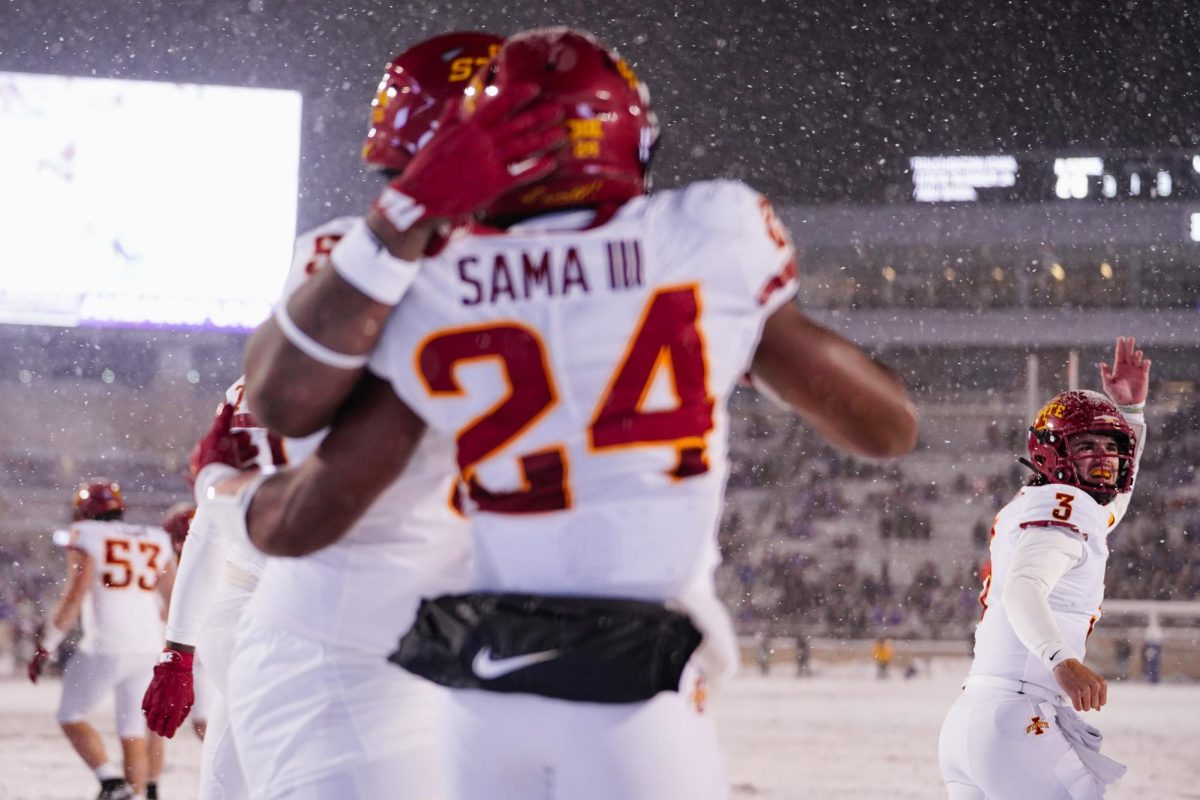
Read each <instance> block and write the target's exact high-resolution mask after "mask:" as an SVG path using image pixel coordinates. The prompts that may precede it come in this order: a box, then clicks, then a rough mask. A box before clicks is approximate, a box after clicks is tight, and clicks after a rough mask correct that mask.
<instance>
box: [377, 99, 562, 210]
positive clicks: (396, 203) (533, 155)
mask: <svg viewBox="0 0 1200 800" xmlns="http://www.w3.org/2000/svg"><path fill="white" fill-rule="evenodd" d="M490 88H492V87H489V89H490ZM540 92H541V89H540V88H539V87H538V86H536V85H535V84H531V83H526V84H513V85H512V86H510V87H508V88H506V89H505V90H504V91H503V92H500V93H499V94H496V95H488V94H487V90H484V95H483V96H481V97H477V98H475V102H476V103H478V108H477V110H476V111H475V112H474V113H473V114H471V115H470V116H468V117H466V118H465V119H463V118H462V117H461V115H460V113H459V112H460V109H461V106H462V101H460V100H452V101H450V102H449V103H447V105H446V110H445V111H444V112H443V113H442V117H441V120H440V122H439V124H438V128H437V133H435V134H434V135H433V137H432V138H431V139H430V140H429V143H428V144H426V145H425V146H424V147H422V148H421V149H420V150H419V151H417V155H416V157H415V158H413V160H412V161H410V162H409V164H408V166H407V167H406V168H405V169H404V172H402V173H401V174H400V176H399V177H398V178H396V179H395V180H393V181H392V182H391V183H390V184H389V185H388V188H387V189H385V190H384V192H383V194H382V195H380V197H379V199H378V200H376V201H375V208H376V209H377V210H378V211H379V212H380V213H381V214H383V216H384V217H385V218H387V220H388V222H390V223H391V224H392V225H394V226H395V227H396V229H397V230H407V229H409V228H411V227H412V226H413V225H415V224H416V223H417V222H419V221H421V220H423V219H426V218H429V217H436V218H446V219H458V218H461V217H464V216H467V215H470V214H473V213H475V212H476V211H480V210H482V209H484V208H486V207H487V206H488V205H489V204H491V203H492V202H493V201H494V200H496V199H497V198H498V197H500V196H501V195H503V194H504V193H505V192H507V191H509V190H511V189H514V188H516V187H518V186H523V185H525V184H527V183H532V182H534V181H536V180H539V179H540V178H544V177H545V176H547V175H549V174H550V173H551V172H553V171H554V168H555V166H556V161H555V158H554V154H553V152H552V151H553V150H556V149H557V148H559V147H562V145H563V144H565V143H566V140H567V132H566V129H565V128H564V127H563V126H562V125H560V124H559V123H560V122H561V121H562V118H563V113H562V109H561V108H560V107H559V106H558V105H557V104H554V103H547V102H544V101H543V102H535V101H536V99H537V96H538V94H539V93H540Z"/></svg>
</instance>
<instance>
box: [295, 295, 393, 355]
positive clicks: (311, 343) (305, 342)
mask: <svg viewBox="0 0 1200 800" xmlns="http://www.w3.org/2000/svg"><path fill="white" fill-rule="evenodd" d="M275 324H276V325H278V326H279V331H280V332H281V333H282V334H283V338H285V339H287V340H288V341H289V342H291V343H292V344H293V345H295V346H296V349H297V350H299V351H300V352H301V353H304V355H306V356H308V357H309V358H311V359H312V360H313V361H319V362H321V363H322V364H324V365H325V366H327V367H334V368H336V369H361V368H362V367H365V366H366V365H367V361H368V360H369V359H370V356H368V355H361V356H356V355H350V354H348V353H339V352H338V351H336V350H330V349H329V348H328V347H326V346H325V345H323V344H321V343H320V342H318V341H317V340H316V339H314V338H312V337H311V336H309V335H308V334H307V333H305V332H304V331H302V330H300V327H299V326H298V325H297V324H296V323H295V322H294V321H293V320H292V317H291V315H290V314H288V310H287V299H286V298H285V299H283V300H280V301H279V305H277V306H275Z"/></svg>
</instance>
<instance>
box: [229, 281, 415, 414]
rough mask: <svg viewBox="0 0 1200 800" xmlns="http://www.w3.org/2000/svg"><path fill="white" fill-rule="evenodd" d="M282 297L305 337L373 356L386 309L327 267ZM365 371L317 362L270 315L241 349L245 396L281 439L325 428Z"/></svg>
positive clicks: (338, 349)
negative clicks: (244, 353) (285, 297)
mask: <svg viewBox="0 0 1200 800" xmlns="http://www.w3.org/2000/svg"><path fill="white" fill-rule="evenodd" d="M280 302H281V303H287V309H288V312H289V315H290V317H291V319H292V322H293V323H294V324H295V325H296V326H297V327H298V328H299V329H300V330H301V331H303V332H304V334H305V335H307V336H309V337H310V338H311V339H313V340H314V341H316V342H318V343H319V344H320V345H321V346H323V347H325V348H328V349H329V350H331V351H333V352H336V353H342V354H346V355H349V356H366V355H367V354H368V353H370V351H371V348H373V347H374V346H375V342H376V341H378V338H379V333H380V331H381V330H382V328H383V323H384V321H385V320H386V319H387V315H388V313H389V312H390V311H391V307H390V306H385V305H383V304H381V303H376V302H375V301H373V300H371V298H369V297H367V296H366V295H364V294H363V293H362V292H359V291H358V290H357V289H355V288H354V287H353V286H351V285H350V284H349V283H347V282H346V281H345V280H344V279H343V278H341V277H340V276H339V275H338V274H337V273H336V272H335V271H334V270H331V269H327V270H322V271H321V272H318V273H317V274H316V275H315V276H314V277H313V278H312V280H310V281H308V282H306V283H304V284H303V285H301V286H300V288H298V289H297V290H296V292H295V293H294V294H293V295H292V296H291V297H290V298H288V299H287V300H281V301H280ZM362 372H363V369H362V367H357V368H352V369H345V368H338V367H334V366H330V365H328V364H323V363H321V362H320V361H318V360H316V359H315V358H313V357H311V356H310V355H308V354H307V353H305V352H304V351H303V350H301V349H300V348H299V347H297V346H296V345H295V344H293V343H292V342H291V341H290V340H289V339H288V337H287V336H285V335H284V333H283V331H282V329H281V328H280V326H279V323H278V322H277V321H276V320H275V319H268V320H267V321H266V322H264V323H263V324H262V325H260V326H259V327H258V329H257V330H255V332H254V334H253V335H252V336H251V337H250V341H249V343H248V344H247V347H246V399H247V401H248V403H249V406H250V408H252V409H254V413H255V415H256V416H257V417H258V419H259V420H260V421H261V422H262V423H263V424H264V425H265V426H266V427H268V428H270V429H271V430H274V431H276V432H278V433H281V434H283V435H285V436H294V437H299V436H307V435H308V434H310V433H314V432H316V431H319V430H321V429H322V428H324V427H326V426H327V425H329V423H330V421H331V420H332V419H333V416H334V413H335V412H336V411H337V408H338V406H339V405H341V403H342V401H343V400H345V399H346V397H347V396H348V395H349V394H350V392H351V390H352V389H353V388H354V385H355V384H356V383H357V382H358V379H359V378H360V377H361V376H362Z"/></svg>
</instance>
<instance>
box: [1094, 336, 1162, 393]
mask: <svg viewBox="0 0 1200 800" xmlns="http://www.w3.org/2000/svg"><path fill="white" fill-rule="evenodd" d="M1150 363H1151V362H1150V359H1148V358H1146V357H1145V356H1144V355H1143V354H1142V351H1141V350H1138V349H1137V344H1136V343H1135V342H1134V340H1133V337H1132V336H1128V337H1127V336H1120V337H1117V345H1116V348H1115V350H1114V352H1113V363H1112V367H1109V366H1108V364H1107V363H1105V362H1103V361H1101V362H1100V365H1099V366H1100V380H1101V382H1102V383H1103V384H1104V393H1105V394H1107V395H1108V396H1109V399H1111V400H1112V401H1113V402H1114V403H1116V404H1117V405H1122V406H1135V405H1140V404H1141V403H1144V402H1146V393H1147V392H1148V391H1149V388H1150Z"/></svg>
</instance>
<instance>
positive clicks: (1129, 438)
mask: <svg viewBox="0 0 1200 800" xmlns="http://www.w3.org/2000/svg"><path fill="white" fill-rule="evenodd" d="M1081 433H1100V434H1104V435H1106V436H1111V437H1112V438H1113V439H1114V440H1116V442H1117V445H1118V448H1119V451H1120V452H1119V455H1117V456H1116V458H1117V460H1118V468H1117V480H1116V483H1115V485H1111V486H1110V485H1106V484H1100V483H1095V482H1093V481H1089V480H1088V479H1087V477H1086V475H1087V470H1086V469H1085V468H1083V467H1082V466H1080V463H1079V462H1081V461H1085V460H1088V459H1091V458H1095V457H1096V456H1084V455H1077V456H1072V455H1071V451H1070V439H1071V437H1073V436H1077V435H1078V434H1081ZM1136 448H1137V437H1136V435H1135V434H1134V432H1133V428H1131V427H1130V426H1129V423H1127V422H1126V421H1125V418H1124V417H1122V416H1121V411H1120V409H1118V408H1117V406H1116V404H1115V403H1113V402H1112V401H1111V400H1109V399H1108V398H1107V397H1105V396H1104V395H1102V394H1100V393H1099V392H1090V391H1087V390H1083V389H1077V390H1073V391H1069V392H1060V393H1059V394H1057V395H1055V396H1054V397H1053V398H1052V399H1051V400H1050V402H1049V403H1047V404H1046V405H1045V406H1043V407H1042V410H1041V411H1039V412H1038V415H1037V418H1036V419H1035V420H1034V422H1033V425H1032V426H1031V427H1030V428H1029V440H1028V444H1027V449H1028V451H1029V459H1030V461H1031V462H1032V464H1031V466H1032V467H1033V470H1034V472H1036V473H1037V475H1038V477H1039V478H1040V479H1042V480H1044V481H1045V482H1047V483H1065V484H1067V485H1069V486H1075V487H1078V488H1080V489H1083V490H1084V491H1085V492H1088V493H1089V494H1091V495H1092V496H1093V497H1096V499H1097V500H1100V501H1101V502H1108V501H1110V500H1112V498H1113V497H1115V496H1116V495H1117V494H1120V493H1123V492H1128V491H1129V490H1130V489H1131V488H1133V472H1134V463H1133V454H1134V452H1135V451H1136Z"/></svg>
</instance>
